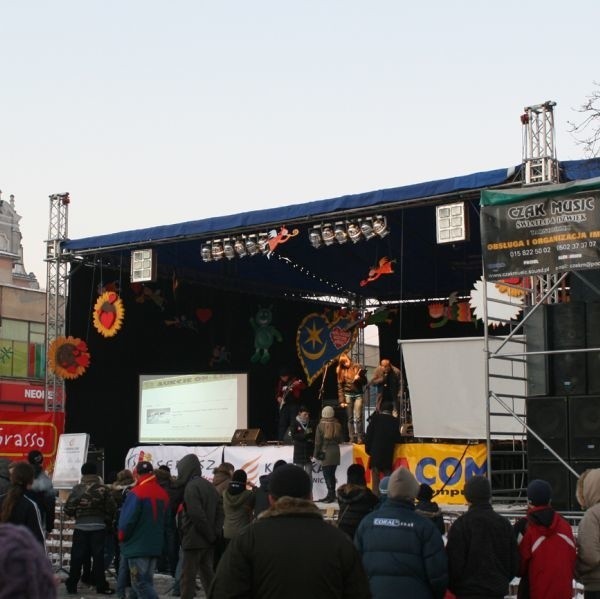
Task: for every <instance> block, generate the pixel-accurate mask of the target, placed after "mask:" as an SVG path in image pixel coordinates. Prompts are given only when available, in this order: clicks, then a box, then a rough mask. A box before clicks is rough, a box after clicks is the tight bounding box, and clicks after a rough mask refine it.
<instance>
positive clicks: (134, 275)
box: [131, 250, 156, 283]
mask: <svg viewBox="0 0 600 599" xmlns="http://www.w3.org/2000/svg"><path fill="white" fill-rule="evenodd" d="M144 281H156V253H155V252H154V251H153V250H134V251H133V252H131V282H132V283H143V282H144Z"/></svg>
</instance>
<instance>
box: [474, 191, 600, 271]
mask: <svg viewBox="0 0 600 599" xmlns="http://www.w3.org/2000/svg"><path fill="white" fill-rule="evenodd" d="M598 187H599V183H598V180H593V181H591V182H586V185H577V186H574V185H572V184H566V185H556V186H547V187H544V188H539V187H538V188H523V189H519V190H500V191H498V190H488V191H483V192H482V194H481V204H482V208H481V243H482V253H483V266H484V272H485V276H486V278H487V279H488V280H489V281H495V280H499V279H504V278H508V277H522V276H529V275H546V274H553V273H560V272H566V271H571V270H587V269H595V268H600V189H598ZM581 190H583V191H581Z"/></svg>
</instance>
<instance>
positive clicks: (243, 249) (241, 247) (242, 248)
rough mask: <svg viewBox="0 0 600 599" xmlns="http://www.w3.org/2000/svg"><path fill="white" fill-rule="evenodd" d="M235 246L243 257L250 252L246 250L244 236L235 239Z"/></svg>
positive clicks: (236, 250)
mask: <svg viewBox="0 0 600 599" xmlns="http://www.w3.org/2000/svg"><path fill="white" fill-rule="evenodd" d="M233 248H234V249H235V253H236V254H237V255H238V256H239V257H240V258H243V257H244V256H246V255H247V253H248V252H246V246H245V245H244V238H243V237H238V238H237V239H236V240H235V243H234V244H233Z"/></svg>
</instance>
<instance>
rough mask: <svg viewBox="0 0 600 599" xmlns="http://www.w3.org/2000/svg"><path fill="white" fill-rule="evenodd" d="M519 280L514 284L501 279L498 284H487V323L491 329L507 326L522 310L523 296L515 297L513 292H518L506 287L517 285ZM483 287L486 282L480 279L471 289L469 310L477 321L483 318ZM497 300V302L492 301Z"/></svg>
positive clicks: (511, 280)
mask: <svg viewBox="0 0 600 599" xmlns="http://www.w3.org/2000/svg"><path fill="white" fill-rule="evenodd" d="M519 282H520V280H518V281H517V282H514V279H503V280H502V281H498V282H494V283H491V282H488V283H487V287H486V288H485V291H486V295H487V299H488V302H487V323H488V325H489V326H491V327H498V326H500V325H504V324H508V323H509V322H510V321H511V320H515V319H516V318H517V317H518V316H519V314H520V313H521V310H523V301H524V294H523V293H521V294H520V295H515V294H514V292H515V291H520V290H518V289H514V288H511V287H508V285H514V284H518V283H519ZM484 285H486V282H485V281H484V280H483V277H481V278H480V279H479V280H478V281H477V282H476V283H475V288H474V289H471V301H470V304H471V308H472V309H473V315H474V317H475V318H477V319H478V320H483V319H484V317H485V302H484V293H483V292H484ZM494 300H497V301H494Z"/></svg>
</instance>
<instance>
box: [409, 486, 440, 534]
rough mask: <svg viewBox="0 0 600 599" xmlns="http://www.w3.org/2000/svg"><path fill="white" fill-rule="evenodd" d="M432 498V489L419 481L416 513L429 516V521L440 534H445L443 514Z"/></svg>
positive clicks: (425, 516)
mask: <svg viewBox="0 0 600 599" xmlns="http://www.w3.org/2000/svg"><path fill="white" fill-rule="evenodd" d="M432 500H433V489H432V488H431V487H430V486H429V485H428V484H427V483H421V485H420V487H419V492H418V493H417V506H416V510H417V514H419V515H420V516H423V517H424V518H431V521H432V522H433V523H434V524H435V525H436V526H437V529H438V530H439V531H440V534H442V535H443V534H446V526H445V524H444V516H443V515H442V510H440V506H439V505H438V504H437V502H435V501H432Z"/></svg>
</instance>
